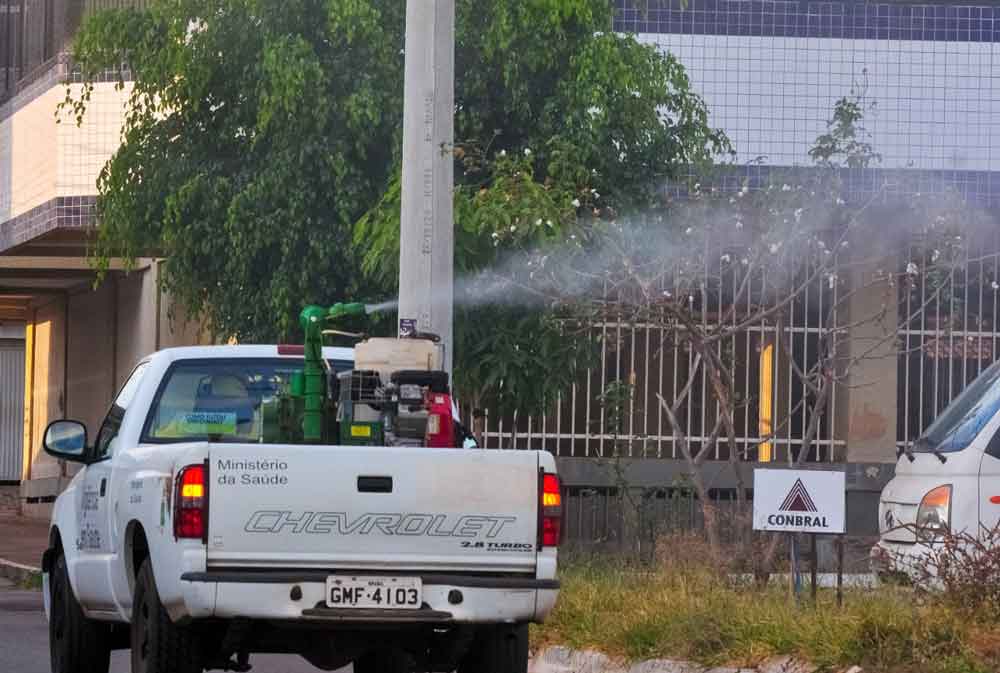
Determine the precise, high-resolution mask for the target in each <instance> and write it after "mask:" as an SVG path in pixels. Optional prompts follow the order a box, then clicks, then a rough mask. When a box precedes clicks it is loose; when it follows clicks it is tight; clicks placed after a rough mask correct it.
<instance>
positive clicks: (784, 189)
mask: <svg viewBox="0 0 1000 673" xmlns="http://www.w3.org/2000/svg"><path fill="white" fill-rule="evenodd" d="M781 191H783V192H790V191H792V188H791V187H789V186H788V185H781Z"/></svg>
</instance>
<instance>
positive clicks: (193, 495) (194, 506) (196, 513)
mask: <svg viewBox="0 0 1000 673" xmlns="http://www.w3.org/2000/svg"><path fill="white" fill-rule="evenodd" d="M206 471H207V470H206V467H205V466H204V465H189V466H187V467H185V468H184V469H182V470H181V471H180V472H178V473H177V493H176V494H175V497H174V537H176V538H178V539H180V538H187V539H195V540H205V539H206V538H207V534H208V517H207V514H208V479H207V476H208V475H207V474H206Z"/></svg>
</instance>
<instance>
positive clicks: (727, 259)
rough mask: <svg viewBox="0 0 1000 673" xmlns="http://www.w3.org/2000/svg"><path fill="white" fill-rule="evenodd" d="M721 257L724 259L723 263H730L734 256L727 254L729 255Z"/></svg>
mask: <svg viewBox="0 0 1000 673" xmlns="http://www.w3.org/2000/svg"><path fill="white" fill-rule="evenodd" d="M720 259H721V260H722V263H723V264H729V262H730V260H731V259H732V258H731V257H730V256H729V255H728V254H727V255H723V256H722V257H720Z"/></svg>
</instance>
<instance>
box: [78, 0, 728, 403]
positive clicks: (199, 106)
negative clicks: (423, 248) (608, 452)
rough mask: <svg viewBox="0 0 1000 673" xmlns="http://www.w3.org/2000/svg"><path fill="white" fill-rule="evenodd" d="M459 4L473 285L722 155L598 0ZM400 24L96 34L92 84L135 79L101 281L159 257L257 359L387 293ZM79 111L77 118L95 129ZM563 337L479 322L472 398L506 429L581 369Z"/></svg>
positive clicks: (687, 99)
mask: <svg viewBox="0 0 1000 673" xmlns="http://www.w3.org/2000/svg"><path fill="white" fill-rule="evenodd" d="M456 4H457V7H456V10H457V20H456V21H457V24H456V96H455V98H456V119H455V127H456V144H455V147H454V148H453V150H454V155H455V162H456V191H455V202H456V203H455V206H456V207H455V213H456V239H457V250H456V266H457V269H458V270H459V273H475V272H477V271H478V270H481V269H484V268H489V267H490V266H491V265H493V264H496V263H497V262H498V261H499V260H502V259H507V258H509V257H510V255H512V254H516V253H518V252H520V251H524V250H528V249H532V250H533V249H537V248H538V247H539V246H542V247H544V246H547V245H548V246H555V245H559V244H562V243H563V242H565V241H573V240H576V239H574V238H571V237H577V236H579V237H581V238H583V237H584V236H585V233H584V232H585V231H586V229H588V228H590V227H593V226H595V223H597V222H599V221H600V220H601V219H602V218H604V219H609V218H612V217H614V215H615V214H616V213H618V212H622V211H624V210H631V209H637V208H642V207H644V206H646V205H648V204H649V203H651V202H652V200H653V199H654V198H655V194H656V189H657V188H658V187H659V186H660V185H661V184H662V181H663V180H664V179H666V178H671V177H677V176H679V175H681V174H682V173H684V172H685V171H687V170H688V169H689V168H690V167H691V166H693V165H698V164H704V163H706V162H708V161H710V160H711V158H712V157H713V156H715V155H716V154H718V153H719V152H722V151H725V150H726V149H728V146H727V143H726V139H725V137H724V136H723V135H722V134H721V133H720V132H717V131H714V130H712V129H711V128H710V126H709V124H708V113H707V110H706V108H705V106H704V104H703V103H702V101H701V99H700V98H699V97H698V96H696V95H695V94H693V93H692V91H691V89H690V84H689V81H688V79H687V76H686V74H685V72H684V69H683V68H682V66H681V65H680V64H679V63H678V62H677V61H676V60H675V59H674V58H673V57H671V56H669V55H664V54H661V53H660V52H659V51H657V50H656V49H655V48H653V47H651V46H646V45H642V44H640V43H639V42H637V41H636V40H635V39H634V38H633V37H631V36H625V35H620V34H616V33H613V32H611V22H612V9H611V6H610V3H608V2H607V1H606V0H518V1H517V2H510V1H509V0H487V1H482V0H479V1H475V2H474V1H473V0H458V2H457V3H456ZM404 8H405V3H403V2H400V1H399V0H392V1H391V2H390V1H388V0H325V1H323V2H320V1H318V0H291V1H288V2H280V3H278V2H273V1H269V0H163V1H161V2H155V3H152V4H151V5H150V6H149V8H148V9H135V8H133V9H119V10H113V11H108V12H102V13H98V14H96V15H94V16H92V17H91V18H89V19H88V21H87V22H86V24H85V26H84V28H83V30H82V31H81V33H80V35H79V37H78V39H77V41H76V44H75V48H74V57H75V59H76V62H77V63H78V64H79V67H80V68H81V69H82V70H83V75H84V80H85V81H93V80H94V79H95V78H97V77H98V76H99V75H100V74H101V73H103V72H105V71H106V70H107V69H109V68H116V67H119V65H120V64H127V66H128V69H129V72H130V74H131V76H132V77H131V79H132V80H133V82H134V83H133V84H131V85H130V86H132V89H131V96H130V101H129V102H130V108H129V113H128V117H127V120H126V126H125V131H124V143H123V145H122V146H121V149H120V150H119V151H118V152H117V153H116V154H115V155H114V157H113V158H112V159H111V161H110V162H109V163H108V165H107V166H106V168H105V169H104V171H103V172H102V174H101V177H100V183H99V188H100V199H99V204H98V208H99V214H100V218H101V227H100V233H99V238H98V242H97V248H96V251H95V252H96V259H97V260H98V263H105V264H106V262H107V260H108V259H110V258H113V257H125V258H133V257H135V256H138V255H143V254H148V253H149V252H150V251H156V252H158V253H159V254H162V255H164V256H165V257H166V258H167V260H168V261H167V265H166V269H165V284H166V286H167V289H168V290H170V291H171V292H172V293H173V294H174V295H175V296H176V297H177V298H178V299H179V301H180V302H181V303H182V304H184V305H185V306H186V307H187V308H188V309H189V310H190V311H191V312H192V313H194V314H198V315H200V316H204V317H207V318H208V320H209V323H210V326H211V328H212V329H213V330H214V331H215V332H216V333H218V334H220V335H225V336H235V337H237V338H239V339H241V340H247V341H255V340H258V341H270V340H274V339H276V338H287V337H291V336H294V324H295V323H294V316H295V315H296V313H297V311H298V309H299V307H300V306H301V305H302V304H303V303H305V302H310V303H330V302H333V301H336V300H339V299H341V298H344V297H350V298H359V299H382V298H385V296H387V295H394V293H395V291H396V283H397V268H398V255H399V252H398V240H399V238H398V236H399V205H400V204H399V201H400V189H399V187H400V184H399V182H400V177H399V176H400V169H399V155H400V151H399V150H400V147H401V125H400V120H401V119H402V91H403V81H402V71H403V53H402V46H403V28H404V17H403V10H404ZM88 100H89V90H88V89H87V88H85V89H84V92H83V93H82V94H74V95H71V96H69V97H68V99H67V104H68V105H69V106H70V107H71V108H72V110H73V111H75V112H76V113H77V114H78V115H80V114H83V112H84V110H85V108H86V105H87V103H88ZM501 313H502V315H503V318H504V319H503V320H496V319H495V318H496V317H498V316H499V315H501ZM491 315H492V316H493V317H492V318H490V319H484V318H488V317H489V316H491ZM566 317H567V316H566V315H564V314H561V313H559V312H558V311H555V310H554V309H553V307H551V306H545V305H539V304H537V303H536V304H535V305H531V306H527V307H525V306H517V305H515V304H514V303H512V302H510V301H506V302H505V304H504V306H503V307H502V308H500V307H497V306H495V305H494V306H493V307H484V306H482V305H477V306H467V307H465V308H464V309H462V312H461V313H460V315H459V316H458V320H457V321H456V322H457V331H458V334H457V343H458V349H457V352H456V361H457V371H458V382H459V384H460V386H461V387H462V388H463V390H464V391H465V392H467V393H468V394H469V395H470V396H472V397H473V398H474V399H475V400H476V401H477V402H479V403H482V404H490V405H493V407H494V408H496V409H497V410H498V411H501V412H505V411H512V410H514V409H517V408H520V409H524V410H528V409H530V408H531V407H534V408H535V409H538V406H539V405H541V404H543V400H544V399H546V397H550V396H551V393H552V391H554V390H556V389H557V387H558V386H560V385H562V384H564V383H566V382H567V381H568V380H569V377H571V376H572V372H573V367H572V364H573V363H574V362H577V361H578V360H579V359H580V358H581V357H582V354H583V353H584V351H583V350H582V349H585V348H586V345H585V344H584V345H583V346H580V347H577V346H575V345H571V344H570V343H569V341H570V340H568V339H567V337H566V332H565V330H566V329H567V324H568V323H567V321H566V320H564V319H563V318H566ZM569 317H570V318H571V319H572V318H573V317H575V316H569ZM498 372H499V373H498Z"/></svg>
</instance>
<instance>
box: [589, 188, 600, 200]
mask: <svg viewBox="0 0 1000 673" xmlns="http://www.w3.org/2000/svg"><path fill="white" fill-rule="evenodd" d="M590 193H591V194H593V195H594V198H595V199H599V198H601V195H600V194H598V192H597V190H596V189H591V190H590Z"/></svg>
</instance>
